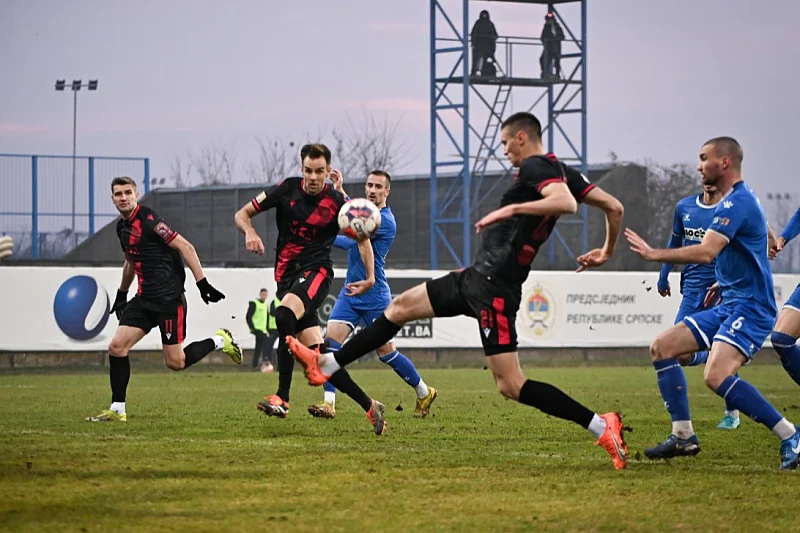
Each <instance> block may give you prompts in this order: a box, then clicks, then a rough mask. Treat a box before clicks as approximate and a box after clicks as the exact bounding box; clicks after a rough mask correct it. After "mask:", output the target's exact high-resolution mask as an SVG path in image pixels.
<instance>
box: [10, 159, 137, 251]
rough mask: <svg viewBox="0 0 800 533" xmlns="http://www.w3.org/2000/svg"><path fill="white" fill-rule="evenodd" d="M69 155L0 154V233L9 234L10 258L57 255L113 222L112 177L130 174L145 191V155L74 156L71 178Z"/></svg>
mask: <svg viewBox="0 0 800 533" xmlns="http://www.w3.org/2000/svg"><path fill="white" fill-rule="evenodd" d="M72 159H73V158H72V156H64V155H35V154H0V235H11V236H12V237H14V241H15V251H14V256H15V257H18V258H32V259H39V258H42V259H44V258H58V257H60V256H62V255H64V254H66V253H67V252H69V251H70V250H71V249H72V248H74V247H76V246H77V245H78V244H80V243H81V242H83V241H84V240H86V239H87V238H88V237H90V236H91V235H94V234H95V232H96V231H98V230H99V229H100V228H102V227H103V226H105V225H106V224H108V223H109V222H111V221H113V220H114V219H115V218H116V216H117V212H116V210H115V209H114V208H113V204H112V203H111V200H110V196H111V180H113V179H114V178H115V177H117V176H130V177H131V178H133V179H134V180H136V182H137V183H138V184H139V185H140V187H141V188H140V190H143V192H144V194H147V193H148V192H150V160H149V159H148V158H144V157H99V156H76V157H75V163H76V172H75V179H74V180H73V179H72ZM73 198H74V202H73ZM72 205H74V206H75V208H74V209H73V208H72Z"/></svg>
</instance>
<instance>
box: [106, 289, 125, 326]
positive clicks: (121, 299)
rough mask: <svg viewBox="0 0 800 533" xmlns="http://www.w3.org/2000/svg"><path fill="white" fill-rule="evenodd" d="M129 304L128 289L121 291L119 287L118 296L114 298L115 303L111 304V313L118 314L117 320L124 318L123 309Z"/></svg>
mask: <svg viewBox="0 0 800 533" xmlns="http://www.w3.org/2000/svg"><path fill="white" fill-rule="evenodd" d="M126 305H128V291H121V290H119V289H117V297H116V298H115V299H114V305H112V306H111V312H110V313H108V314H109V315H117V320H122V311H124V310H125V306H126Z"/></svg>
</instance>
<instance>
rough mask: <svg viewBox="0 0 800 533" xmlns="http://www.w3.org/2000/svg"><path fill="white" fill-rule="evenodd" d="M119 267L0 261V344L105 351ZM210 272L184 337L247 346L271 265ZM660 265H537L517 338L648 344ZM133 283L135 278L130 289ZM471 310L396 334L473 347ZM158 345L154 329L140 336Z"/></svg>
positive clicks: (565, 343)
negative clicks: (217, 293) (253, 304)
mask: <svg viewBox="0 0 800 533" xmlns="http://www.w3.org/2000/svg"><path fill="white" fill-rule="evenodd" d="M121 272H122V268H121V267H119V268H72V267H70V268H68V267H0V294H1V295H2V302H3V305H2V306H0V316H2V318H1V319H0V323H2V324H3V332H4V334H3V335H2V336H0V350H5V351H95V350H98V351H103V350H105V349H106V347H107V345H108V342H109V340H110V339H111V337H112V336H113V334H114V330H115V329H116V326H117V320H116V318H115V317H113V316H110V317H109V316H108V309H109V307H110V304H111V302H113V299H114V296H115V294H116V290H117V287H118V286H119V280H120V275H121ZM205 272H206V275H207V276H208V279H209V281H210V282H211V283H212V284H213V285H214V286H215V287H216V288H218V289H219V290H221V291H222V292H223V293H225V295H226V299H225V300H223V301H222V302H220V303H217V304H211V305H206V304H204V303H203V302H202V300H201V299H200V297H199V294H198V291H197V290H196V289H195V287H194V283H193V278H192V275H191V273H190V272H189V271H188V270H187V272H186V279H187V282H186V296H187V300H188V313H187V340H194V339H198V338H202V337H204V336H207V335H209V334H211V333H213V332H214V331H216V329H217V328H220V327H226V328H228V329H230V330H231V331H232V332H233V334H234V335H235V336H236V337H237V339H238V340H239V341H240V342H241V345H242V347H243V348H252V347H253V343H254V340H253V337H252V335H250V334H249V333H248V328H247V325H246V323H245V318H244V316H245V311H246V309H247V303H248V302H249V301H250V300H251V299H252V298H253V297H254V296H255V295H256V294H257V292H258V289H259V288H261V287H266V288H268V289H269V291H270V293H271V294H274V292H275V283H274V282H273V281H272V274H273V273H272V269H268V268H264V269H233V268H229V269H219V268H207V269H205ZM445 273H446V272H443V271H426V270H389V271H387V275H388V277H389V281H390V284H391V285H392V288H393V290H394V291H395V292H400V291H401V290H402V289H404V288H406V287H408V286H410V285H413V284H416V283H419V282H421V281H424V280H426V279H430V278H432V277H438V276H440V275H444V274H445ZM344 274H345V271H344V269H338V270H337V282H336V284H335V287H336V288H335V289H334V290H332V294H331V297H329V300H328V301H327V302H326V304H325V305H324V306H323V308H324V309H323V311H322V313H321V314H322V315H323V319H325V318H327V314H328V313H329V312H330V308H331V306H332V303H333V301H334V300H333V298H334V297H335V296H336V295H337V294H338V287H341V282H342V277H343V276H344ZM657 276H658V274H657V273H656V272H583V273H580V274H576V273H573V272H533V273H531V275H530V276H529V278H528V280H527V282H526V283H525V285H524V286H523V289H522V304H521V306H520V312H519V313H518V315H517V323H516V327H517V333H518V336H519V343H520V347H560V348H563V347H575V348H588V347H644V346H647V345H648V344H649V343H650V341H651V340H652V339H653V338H654V337H655V336H656V335H657V334H658V333H660V332H661V331H663V330H664V329H666V328H667V327H669V326H670V325H672V322H673V319H674V316H675V313H676V311H677V309H678V304H679V303H680V295H679V294H678V286H679V274H672V275H671V277H670V281H671V283H672V287H673V291H674V293H673V296H672V297H671V298H661V297H660V296H659V295H658V292H657V290H656V288H655V284H656V279H657ZM798 282H800V276H797V275H776V276H775V286H776V297H777V299H778V304H779V306H780V305H782V303H783V302H784V301H785V300H786V299H787V298H788V297H789V296H790V295H791V293H792V291H793V290H794V288H795V286H796V285H797V284H798ZM135 290H136V282H135V281H134V285H133V286H132V287H131V290H130V293H129V297H131V296H133V294H134V293H135ZM480 335H481V333H480V329H479V325H478V323H477V321H476V320H474V319H471V318H467V317H456V318H436V319H433V320H426V321H420V322H418V323H412V324H409V325H407V327H406V328H404V329H403V330H402V331H401V332H400V334H399V335H398V337H397V338H396V343H397V345H398V346H399V347H401V348H477V347H480V345H481V340H480ZM137 349H140V350H158V349H160V336H159V333H158V331H157V330H153V331H151V332H150V334H148V335H147V336H146V337H145V339H144V340H143V341H142V342H141V343H140V344H139V345H137Z"/></svg>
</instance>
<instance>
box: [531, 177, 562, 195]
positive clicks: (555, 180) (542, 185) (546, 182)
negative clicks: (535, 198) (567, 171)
mask: <svg viewBox="0 0 800 533" xmlns="http://www.w3.org/2000/svg"><path fill="white" fill-rule="evenodd" d="M551 183H564V178H563V177H560V178H548V179H546V180H544V181H543V182H541V183H540V184H539V185H538V186H537V187H536V190H537V191H539V192H542V189H544V188H545V187H547V186H548V185H550V184H551Z"/></svg>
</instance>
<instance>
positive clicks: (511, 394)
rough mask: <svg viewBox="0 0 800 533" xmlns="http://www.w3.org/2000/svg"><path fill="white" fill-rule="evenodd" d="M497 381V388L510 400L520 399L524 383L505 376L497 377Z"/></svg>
mask: <svg viewBox="0 0 800 533" xmlns="http://www.w3.org/2000/svg"><path fill="white" fill-rule="evenodd" d="M496 381H497V390H498V392H499V393H500V394H502V395H503V396H504V397H506V398H508V399H509V400H518V399H519V391H520V390H521V389H522V384H521V383H519V382H518V380H515V379H507V378H503V377H502V376H498V377H497V378H496Z"/></svg>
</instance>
